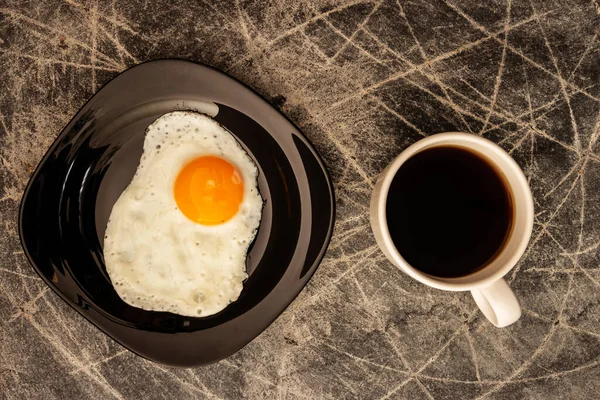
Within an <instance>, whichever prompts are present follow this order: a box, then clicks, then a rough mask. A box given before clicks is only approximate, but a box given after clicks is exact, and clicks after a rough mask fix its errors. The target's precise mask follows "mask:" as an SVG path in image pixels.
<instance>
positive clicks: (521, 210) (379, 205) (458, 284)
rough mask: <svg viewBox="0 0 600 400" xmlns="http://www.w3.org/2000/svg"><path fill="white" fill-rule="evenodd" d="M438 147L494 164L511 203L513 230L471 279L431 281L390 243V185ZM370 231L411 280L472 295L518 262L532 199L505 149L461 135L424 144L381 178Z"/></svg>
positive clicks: (414, 147) (437, 137)
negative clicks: (419, 157)
mask: <svg viewBox="0 0 600 400" xmlns="http://www.w3.org/2000/svg"><path fill="white" fill-rule="evenodd" d="M438 147H458V148H462V149H465V150H468V151H469V152H471V153H475V154H476V155H477V156H478V157H479V158H481V159H482V160H485V161H486V162H487V163H489V164H492V166H493V167H494V169H496V172H497V173H499V175H500V176H501V177H503V178H504V183H505V190H507V191H508V192H510V195H511V197H512V226H511V228H510V230H509V232H508V234H507V237H506V239H505V240H504V243H503V245H502V246H501V247H500V248H499V249H498V251H497V253H496V254H495V256H494V257H493V258H492V259H491V260H490V261H488V262H487V263H485V264H484V265H483V266H481V267H480V268H478V269H475V270H474V271H473V272H472V273H469V274H467V275H464V276H457V277H441V276H434V275H429V274H427V273H425V272H423V271H421V270H419V269H417V268H415V267H413V266H412V265H410V264H409V263H408V262H407V261H406V260H405V259H404V258H403V257H402V255H401V254H400V252H399V251H398V249H397V248H396V246H395V245H394V242H393V240H392V238H391V235H390V231H389V228H388V224H387V213H386V206H387V199H388V195H389V189H390V186H391V183H392V181H393V179H394V177H395V176H396V173H397V172H398V170H399V169H400V168H401V167H402V165H403V164H404V163H405V162H406V161H408V160H409V159H410V158H412V157H413V156H414V155H416V154H417V153H420V152H423V151H425V150H429V149H432V148H438ZM371 225H372V228H373V233H374V235H375V238H376V239H377V243H378V244H379V247H380V248H381V249H382V251H383V253H384V254H385V255H386V257H387V258H388V259H389V260H390V261H391V262H392V263H393V264H395V265H396V266H398V267H399V268H401V269H402V270H403V271H404V272H406V273H407V274H409V275H410V276H412V277H413V278H415V279H417V280H419V281H421V282H423V283H425V284H427V285H429V286H432V287H435V288H438V289H443V290H452V291H460V290H472V289H475V288H478V287H485V286H489V285H491V284H492V283H494V282H495V281H497V280H499V279H501V278H502V277H503V276H504V275H505V274H506V273H507V272H508V271H509V270H510V269H511V268H512V267H513V266H514V265H515V264H516V263H517V261H518V260H519V258H520V257H521V256H522V254H523V252H524V251H525V248H526V247H527V244H528V242H529V238H530V236H531V231H532V227H533V199H532V196H531V191H530V189H529V185H528V182H527V179H526V178H525V176H524V174H523V172H522V170H521V169H520V167H519V166H518V165H517V164H516V162H515V161H514V160H513V159H512V158H511V157H510V155H509V154H507V153H506V152H505V151H504V150H503V149H501V148H500V147H498V146H497V145H496V144H494V143H492V142H490V141H489V140H487V139H483V138H481V137H478V136H475V135H471V134H464V133H444V134H438V135H433V136H430V137H428V138H425V139H423V140H421V141H419V142H417V143H415V144H413V145H412V146H410V147H409V148H407V149H406V150H405V151H403V152H402V153H401V154H400V155H399V156H398V157H397V158H396V159H395V160H394V161H392V163H391V164H390V165H388V167H387V168H386V169H385V170H384V171H383V172H382V174H381V175H380V177H379V179H378V181H377V184H376V186H375V189H374V192H373V197H372V199H371Z"/></svg>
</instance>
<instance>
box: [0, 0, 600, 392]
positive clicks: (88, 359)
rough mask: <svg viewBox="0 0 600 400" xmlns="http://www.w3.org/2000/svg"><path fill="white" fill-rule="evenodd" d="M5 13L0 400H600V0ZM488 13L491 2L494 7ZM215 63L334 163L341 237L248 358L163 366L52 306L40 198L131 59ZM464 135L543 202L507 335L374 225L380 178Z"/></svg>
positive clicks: (162, 1)
mask: <svg viewBox="0 0 600 400" xmlns="http://www.w3.org/2000/svg"><path fill="white" fill-rule="evenodd" d="M129 3H130V2H129V1H124V0H114V1H112V2H111V1H102V0H98V1H92V0H90V1H84V0H46V1H39V0H29V1H27V0H0V141H1V149H0V162H1V167H0V212H1V217H0V224H1V228H2V236H1V240H0V254H1V257H0V398H1V399H33V398H40V399H41V398H43V399H55V398H56V399H59V398H73V399H75V398H77V399H84V398H90V399H110V398H118V399H121V398H132V399H134V398H144V399H161V398H179V399H183V398H221V399H238V398H242V397H245V398H286V399H287V398H310V399H314V398H332V399H333V398H373V399H377V398H381V399H384V398H399V399H404V398H406V399H455V398H460V399H480V398H481V399H483V398H485V399H549V398H573V399H583V398H588V399H592V398H597V397H598V393H599V392H600V358H599V356H600V317H599V316H600V290H599V289H600V288H599V286H600V265H598V261H599V259H600V141H599V140H598V138H599V137H600V118H599V115H600V40H599V36H598V35H599V29H600V6H599V4H598V3H597V2H595V1H593V0H592V1H589V0H587V1H583V0H582V1H573V2H570V1H564V0H559V1H546V0H532V1H529V0H526V1H512V2H511V1H510V0H508V2H506V1H503V0H502V1H501V0H496V1H484V2H479V1H469V0H448V1H441V2H435V1H427V0H413V1H398V2H396V1H389V2H388V1H380V2H372V1H369V0H365V1H360V0H359V1H345V2H336V1H325V0H323V1H321V2H312V1H307V0H303V1H294V0H272V1H256V2H252V1H242V0H240V1H239V2H233V1H231V2H230V1H223V2H218V1H214V0H204V1H191V0H175V1H172V0H153V1H151V0H147V1H139V2H138V4H137V5H130V4H129ZM478 3H482V5H478ZM162 57H180V58H187V59H191V60H198V61H202V62H204V63H207V64H209V65H212V66H215V67H217V68H220V69H222V70H224V71H226V72H228V73H230V74H231V75H233V76H235V77H236V78H238V79H240V80H242V81H243V82H245V83H247V84H249V85H250V86H251V87H253V88H254V89H255V90H257V91H258V92H259V93H261V94H262V95H264V96H265V97H266V98H267V99H269V100H270V101H271V102H272V103H273V104H274V105H276V106H277V107H279V108H280V109H281V110H282V111H283V112H284V113H285V114H287V115H288V116H289V117H290V118H291V119H292V120H293V121H294V122H295V123H296V124H297V125H298V126H299V127H300V129H301V130H302V131H304V132H305V134H306V135H307V136H308V137H309V138H310V140H311V141H312V142H313V143H314V144H315V146H316V147H317V148H318V150H319V151H320V152H321V153H322V154H323V156H324V159H325V161H326V163H327V166H328V167H329V169H330V171H331V174H332V177H333V180H334V182H335V188H336V194H337V202H338V215H337V224H336V230H335V234H334V238H333V241H332V243H331V246H330V248H329V251H328V253H327V256H326V258H325V260H324V262H323V263H322V265H321V266H320V268H319V270H318V271H317V273H316V275H315V276H314V278H313V279H312V281H311V282H310V284H309V285H308V287H307V288H306V289H305V290H304V291H303V292H302V293H301V295H300V296H299V297H298V299H297V300H296V301H295V302H294V303H293V305H292V306H291V307H290V308H289V309H288V310H287V311H286V312H285V313H284V314H283V315H282V316H281V317H280V318H279V319H278V320H277V321H276V322H275V323H274V324H273V325H272V326H271V327H270V328H268V329H267V330H266V331H265V332H264V333H263V334H262V335H261V336H260V337H259V338H257V339H256V340H255V341H254V342H252V343H251V344H250V345H248V346H247V347H246V348H245V349H243V350H242V351H240V352H239V353H237V354H236V355H234V356H233V357H231V358H229V359H227V360H225V361H222V362H220V363H218V364H215V365H211V366H208V367H203V368H197V369H188V370H182V369H175V368H167V367H163V366H160V365H155V364H153V363H150V362H147V361H145V360H143V359H141V358H139V357H137V356H135V355H134V354H132V353H130V352H129V351H127V350H124V349H123V348H122V347H121V346H119V345H118V344H116V343H115V342H113V341H112V340H110V339H109V338H107V337H106V336H105V335H104V334H102V333H101V332H99V331H98V330H96V328H94V327H93V326H92V325H91V324H89V323H88V322H86V321H85V320H84V319H83V318H82V317H80V316H79V315H78V314H77V313H76V312H75V311H73V310H72V309H70V308H69V307H68V306H67V305H66V304H64V303H63V301H62V300H60V299H59V298H58V296H56V295H55V294H53V293H52V292H51V291H50V290H49V289H48V288H47V287H46V286H45V284H44V283H43V282H42V281H41V280H40V279H39V278H38V277H37V276H36V274H35V272H34V271H33V269H32V268H31V267H30V266H29V265H28V263H27V260H26V259H25V256H24V255H23V253H22V251H21V248H20V245H19V239H18V234H17V226H16V223H17V208H18V203H19V200H20V196H21V193H22V190H23V188H24V185H25V184H26V182H27V179H28V178H29V175H30V173H31V172H32V169H33V168H34V167H35V165H36V164H37V162H38V161H39V160H40V158H41V157H42V155H43V153H44V152H45V150H46V148H47V147H48V146H49V145H50V143H51V142H52V140H53V139H54V138H55V137H56V135H57V134H58V133H59V132H60V130H61V129H62V127H63V126H64V125H65V124H66V123H67V122H68V120H69V119H70V117H71V116H72V115H73V114H74V113H75V112H76V111H77V110H78V109H79V107H81V106H82V105H83V104H84V102H85V101H86V100H87V99H88V98H89V97H90V96H91V95H92V94H93V93H94V92H95V91H96V90H97V89H98V88H99V87H100V86H101V85H102V84H103V83H105V82H107V81H108V80H109V79H110V78H112V77H114V76H115V75H116V74H118V73H119V72H121V71H123V70H125V69H126V68H127V67H128V66H131V65H134V64H136V63H138V62H141V61H145V60H151V59H155V58H162ZM448 130H460V131H466V132H472V133H473V134H477V135H483V136H484V137H487V138H490V139H492V140H494V141H495V142H497V143H500V144H501V146H502V147H504V148H505V149H506V150H507V151H509V152H510V154H512V155H513V157H514V158H515V159H516V160H517V162H518V163H519V164H520V165H521V167H522V168H523V169H524V171H525V173H526V175H527V177H528V179H529V181H530V184H531V187H532V189H533V193H534V195H535V201H536V207H537V210H536V217H535V229H534V232H533V237H532V241H531V245H530V247H529V250H528V251H527V253H526V255H525V257H524V258H523V260H522V261H521V262H520V263H519V265H518V266H517V267H516V268H515V269H514V270H513V272H512V273H510V274H509V275H508V276H507V279H508V281H509V282H510V285H511V286H512V288H513V289H514V290H515V292H516V294H517V296H518V297H519V299H520V301H521V304H522V307H523V317H522V318H521V320H520V321H519V322H518V323H516V324H514V325H512V326H510V327H509V328H506V329H497V328H494V327H493V326H492V325H490V324H489V323H488V322H487V321H486V320H485V318H484V317H483V316H482V315H481V314H480V313H479V312H478V311H477V309H476V307H475V305H474V303H473V301H472V299H471V298H470V297H469V295H468V294H466V293H457V294H453V293H446V292H441V291H436V290H433V289H429V288H427V287H425V286H423V285H421V284H418V283H415V282H413V281H411V280H410V279H409V278H408V277H407V276H406V275H404V274H403V273H402V272H400V271H399V270H397V269H395V268H394V267H393V266H392V265H391V264H390V263H389V262H387V261H386V260H385V259H384V257H383V256H382V254H381V253H380V251H379V250H378V249H377V247H376V245H375V241H374V238H373V236H372V234H371V232H370V228H369V225H368V200H369V194H370V191H371V189H372V188H373V180H374V178H375V176H376V175H377V174H378V172H379V171H380V170H381V169H382V168H383V167H384V166H385V165H386V164H387V163H388V162H389V161H390V160H392V158H393V157H394V156H395V155H397V154H398V153H399V152H400V151H401V150H402V149H404V148H405V147H406V146H408V145H409V144H411V143H413V142H414V141H416V140H418V139H419V138H421V137H422V136H425V135H429V134H432V133H436V132H442V131H448Z"/></svg>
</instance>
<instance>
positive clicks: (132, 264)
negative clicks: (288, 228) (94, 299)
mask: <svg viewBox="0 0 600 400" xmlns="http://www.w3.org/2000/svg"><path fill="white" fill-rule="evenodd" d="M257 176H258V169H257V167H256V165H255V164H254V162H253V161H252V159H251V158H250V157H249V156H248V154H247V153H246V152H245V151H244V149H242V147H241V146H240V144H239V143H238V142H237V140H236V139H235V138H234V137H233V136H232V135H231V133H229V132H228V131H226V130H225V129H224V128H222V127H221V126H220V125H219V124H218V123H217V122H216V121H214V120H213V119H211V118H209V117H207V116H204V115H202V114H198V113H194V112H187V111H186V112H184V111H176V112H172V113H169V114H165V115H163V116H161V117H160V118H158V119H157V120H156V121H154V122H153V123H152V124H151V125H150V126H149V127H148V129H147V130H146V136H145V139H144V152H143V154H142V157H141V159H140V163H139V165H138V167H137V170H136V173H135V175H134V177H133V179H132V181H131V183H130V184H129V186H128V187H127V188H126V189H125V191H124V192H123V193H122V194H121V196H120V197H119V199H118V200H117V202H116V203H115V205H114V206H113V209H112V212H111V215H110V218H109V221H108V225H107V228H106V234H105V238H104V261H105V264H106V270H107V272H108V274H109V276H110V279H111V281H112V283H113V286H114V288H115V290H116V292H117V293H118V295H119V296H120V297H121V298H122V299H123V300H124V301H125V302H126V303H128V304H130V305H132V306H134V307H139V308H142V309H144V310H154V311H169V312H172V313H176V314H180V315H185V316H194V317H205V316H209V315H212V314H215V313H218V312H219V311H221V310H223V309H224V308H225V307H227V305H228V304H230V303H231V302H233V301H235V300H236V299H237V298H238V297H239V295H240V293H241V291H242V288H243V282H244V280H245V279H246V278H247V274H246V256H247V252H248V248H249V246H250V244H251V242H252V241H253V239H254V237H255V235H256V232H257V230H258V226H259V224H260V219H261V213H262V207H263V200H262V198H261V196H260V193H259V191H258V185H257Z"/></svg>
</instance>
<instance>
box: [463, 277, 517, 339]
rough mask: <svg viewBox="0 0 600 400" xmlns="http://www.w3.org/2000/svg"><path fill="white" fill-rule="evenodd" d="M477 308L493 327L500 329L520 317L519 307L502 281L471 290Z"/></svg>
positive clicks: (513, 295) (512, 294)
mask: <svg viewBox="0 0 600 400" xmlns="http://www.w3.org/2000/svg"><path fill="white" fill-rule="evenodd" d="M471 294H472V295H473V299H475V303H477V306H478V307H479V309H480V310H481V312H482V313H483V315H485V316H486V317H487V319H489V320H490V322H491V323H492V324H494V325H495V326H497V327H499V328H502V327H505V326H508V325H510V324H512V323H513V322H515V321H517V320H518V319H519V317H521V307H520V306H519V302H518V301H517V298H516V297H515V294H514V293H513V292H512V290H510V288H509V287H508V284H507V283H506V281H505V280H504V279H500V280H497V281H496V282H494V283H492V284H491V285H490V286H485V287H482V288H477V289H473V290H471Z"/></svg>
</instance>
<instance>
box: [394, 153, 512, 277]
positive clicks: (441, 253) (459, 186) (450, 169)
mask: <svg viewBox="0 0 600 400" xmlns="http://www.w3.org/2000/svg"><path fill="white" fill-rule="evenodd" d="M386 213H387V222H388V228H389V231H390V234H391V236H392V240H393V242H394V245H395V246H396V248H397V249H398V251H399V252H400V255H402V257H403V258H404V259H405V260H406V261H407V262H408V263H409V264H410V265H412V266H413V267H415V268H417V269H419V270H421V271H422V272H424V273H426V274H429V275H434V276H438V277H446V278H448V277H459V276H465V275H468V274H470V273H473V272H475V271H477V270H479V269H480V268H482V267H484V266H485V265H486V264H487V263H488V262H490V261H491V260H492V259H493V258H494V257H495V255H496V254H497V253H498V252H499V251H500V250H501V249H502V247H503V246H504V243H505V241H506V239H507V237H508V235H509V233H510V230H511V227H512V222H513V209H512V195H511V193H510V191H509V189H508V187H507V185H506V182H505V178H504V177H503V176H502V175H501V173H499V172H498V171H497V170H496V167H495V166H493V165H492V164H490V162H489V161H488V160H487V159H485V158H484V157H483V156H482V155H479V154H477V153H475V152H473V151H470V150H467V149H464V148H461V147H434V148H431V149H426V150H423V151H421V152H419V153H417V154H415V155H414V156H412V157H411V158H410V159H409V160H408V161H406V162H405V163H404V164H403V165H402V166H401V167H400V169H399V170H398V172H397V173H396V176H395V177H394V179H393V181H392V184H391V186H390V191H389V194H388V199H387V208H386Z"/></svg>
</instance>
